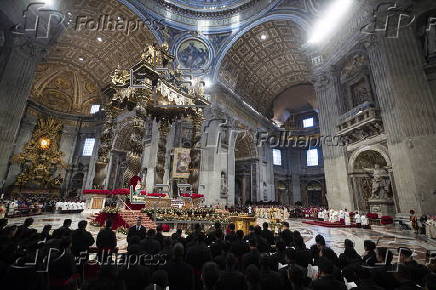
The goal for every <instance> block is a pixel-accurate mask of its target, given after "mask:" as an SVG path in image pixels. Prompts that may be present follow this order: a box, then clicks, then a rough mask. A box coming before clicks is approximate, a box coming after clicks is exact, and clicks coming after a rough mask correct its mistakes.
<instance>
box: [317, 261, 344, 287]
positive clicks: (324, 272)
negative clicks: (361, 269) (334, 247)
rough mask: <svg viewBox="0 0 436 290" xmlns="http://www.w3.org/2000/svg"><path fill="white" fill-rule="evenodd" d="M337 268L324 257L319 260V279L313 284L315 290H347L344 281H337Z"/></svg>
mask: <svg viewBox="0 0 436 290" xmlns="http://www.w3.org/2000/svg"><path fill="white" fill-rule="evenodd" d="M335 272H336V267H335V266H334V264H333V263H332V262H331V261H330V260H329V259H326V258H324V257H320V258H319V260H318V277H319V278H318V279H317V280H314V281H313V282H312V285H311V288H312V289H313V290H333V289H335V290H346V289H347V286H345V283H344V282H342V281H339V280H337V279H336V276H335Z"/></svg>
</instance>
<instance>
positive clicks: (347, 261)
mask: <svg viewBox="0 0 436 290" xmlns="http://www.w3.org/2000/svg"><path fill="white" fill-rule="evenodd" d="M344 246H345V251H344V252H343V253H342V254H340V255H339V267H340V268H341V269H344V268H345V267H346V266H349V265H352V264H360V263H361V262H362V258H361V257H360V255H359V254H358V253H357V252H356V250H355V249H354V243H353V242H352V241H351V240H349V239H346V240H345V241H344Z"/></svg>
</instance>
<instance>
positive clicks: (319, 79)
mask: <svg viewBox="0 0 436 290" xmlns="http://www.w3.org/2000/svg"><path fill="white" fill-rule="evenodd" d="M314 87H315V91H316V96H317V99H318V102H319V115H318V117H319V124H320V132H321V135H322V136H332V137H334V136H336V125H337V122H338V120H339V117H340V100H339V99H340V96H341V93H340V92H341V87H340V83H339V73H338V72H337V71H336V69H335V68H334V67H332V68H330V70H329V71H323V72H318V73H317V74H316V76H315V77H314ZM322 151H323V156H324V172H325V179H326V190H327V193H326V197H327V200H328V204H329V207H331V208H337V209H339V208H349V209H350V208H352V209H354V204H353V197H352V194H351V191H350V188H349V185H348V173H347V158H346V152H345V147H344V146H334V145H324V146H323V147H322Z"/></svg>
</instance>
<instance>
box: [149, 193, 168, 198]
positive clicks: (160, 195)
mask: <svg viewBox="0 0 436 290" xmlns="http://www.w3.org/2000/svg"><path fill="white" fill-rule="evenodd" d="M147 196H149V197H165V196H166V194H165V193H147Z"/></svg>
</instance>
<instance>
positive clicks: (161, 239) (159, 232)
mask: <svg viewBox="0 0 436 290" xmlns="http://www.w3.org/2000/svg"><path fill="white" fill-rule="evenodd" d="M162 232H163V227H162V225H158V226H157V227H156V236H155V239H156V240H157V241H158V242H159V244H160V246H161V248H162V247H163V245H164V239H165V238H164V236H163V234H162Z"/></svg>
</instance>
